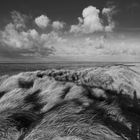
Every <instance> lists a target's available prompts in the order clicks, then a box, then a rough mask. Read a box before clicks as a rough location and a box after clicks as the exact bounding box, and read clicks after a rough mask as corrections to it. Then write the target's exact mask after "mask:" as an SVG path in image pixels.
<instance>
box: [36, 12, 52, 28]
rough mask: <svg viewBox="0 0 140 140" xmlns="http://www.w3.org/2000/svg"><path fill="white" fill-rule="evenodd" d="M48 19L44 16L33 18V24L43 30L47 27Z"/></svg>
mask: <svg viewBox="0 0 140 140" xmlns="http://www.w3.org/2000/svg"><path fill="white" fill-rule="evenodd" d="M49 22H50V19H49V18H48V17H47V16H45V15H41V16H39V17H37V18H35V23H36V25H37V26H38V27H40V28H42V29H44V28H46V27H47V26H48V25H49Z"/></svg>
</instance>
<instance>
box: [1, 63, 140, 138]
mask: <svg viewBox="0 0 140 140" xmlns="http://www.w3.org/2000/svg"><path fill="white" fill-rule="evenodd" d="M139 85H140V74H139V73H138V72H136V71H134V70H133V69H131V68H130V67H129V66H123V65H117V66H103V67H92V68H83V69H79V70H66V69H64V70H55V69H54V70H46V71H35V72H25V73H19V74H17V75H13V76H8V75H6V76H2V77H1V78H0V140H93V139H94V140H126V139H127V140H138V139H140V86H139Z"/></svg>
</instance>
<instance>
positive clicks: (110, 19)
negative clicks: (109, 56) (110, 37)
mask: <svg viewBox="0 0 140 140" xmlns="http://www.w3.org/2000/svg"><path fill="white" fill-rule="evenodd" d="M114 8H115V7H110V8H103V10H102V14H103V15H104V16H106V18H107V22H108V25H107V26H105V31H110V32H111V31H112V30H113V29H114V28H115V22H114V21H113V15H114V14H115V12H114V11H115V10H114Z"/></svg>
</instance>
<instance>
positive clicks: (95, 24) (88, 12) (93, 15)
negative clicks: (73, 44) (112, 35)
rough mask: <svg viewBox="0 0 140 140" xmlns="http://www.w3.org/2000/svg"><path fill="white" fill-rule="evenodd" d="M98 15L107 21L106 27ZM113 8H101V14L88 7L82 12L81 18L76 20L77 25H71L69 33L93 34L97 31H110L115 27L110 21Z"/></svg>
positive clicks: (92, 7)
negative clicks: (104, 17) (101, 15)
mask: <svg viewBox="0 0 140 140" xmlns="http://www.w3.org/2000/svg"><path fill="white" fill-rule="evenodd" d="M100 13H102V14H103V15H105V16H106V17H107V20H108V25H106V26H104V25H103V22H102V21H103V19H102V18H100V16H99V15H100ZM112 13H113V8H103V11H102V12H101V11H100V10H99V9H97V8H96V7H94V6H88V7H87V8H85V9H84V10H83V12H82V18H81V17H79V18H78V21H79V23H78V25H72V26H71V29H70V32H74V33H78V32H81V33H94V32H97V31H108V32H110V31H112V30H113V29H114V27H115V23H114V22H113V19H112V15H113V14H112Z"/></svg>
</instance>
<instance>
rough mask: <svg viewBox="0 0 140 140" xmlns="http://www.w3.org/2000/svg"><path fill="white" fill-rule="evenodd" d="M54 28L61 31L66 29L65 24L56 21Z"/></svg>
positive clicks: (53, 24)
mask: <svg viewBox="0 0 140 140" xmlns="http://www.w3.org/2000/svg"><path fill="white" fill-rule="evenodd" d="M52 27H53V28H54V29H56V30H59V29H63V28H64V22H61V21H54V22H53V23H52Z"/></svg>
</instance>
